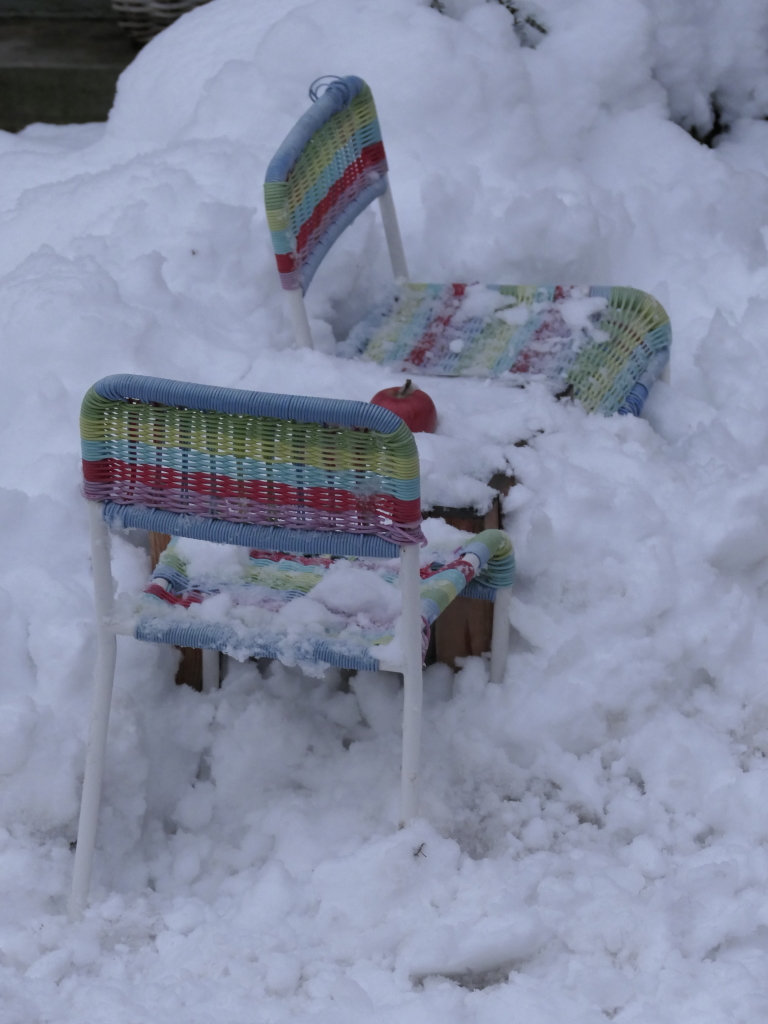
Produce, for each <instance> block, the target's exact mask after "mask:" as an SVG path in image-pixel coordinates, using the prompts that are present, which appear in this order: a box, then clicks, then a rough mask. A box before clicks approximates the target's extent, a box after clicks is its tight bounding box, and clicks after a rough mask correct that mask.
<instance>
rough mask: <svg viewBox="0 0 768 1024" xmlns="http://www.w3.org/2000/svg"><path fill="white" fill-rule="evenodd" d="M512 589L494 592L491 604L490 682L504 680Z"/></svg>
mask: <svg viewBox="0 0 768 1024" xmlns="http://www.w3.org/2000/svg"><path fill="white" fill-rule="evenodd" d="M511 597H512V588H511V587H503V588H502V589H501V590H498V591H497V592H496V600H495V601H494V602H493V636H492V638H491V682H492V683H500V682H502V681H503V679H504V670H505V669H506V667H507V656H508V654H509V602H510V599H511Z"/></svg>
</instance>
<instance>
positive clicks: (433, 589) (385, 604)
mask: <svg viewBox="0 0 768 1024" xmlns="http://www.w3.org/2000/svg"><path fill="white" fill-rule="evenodd" d="M199 543H200V542H197V541H188V540H183V539H180V538H174V539H173V540H172V541H171V543H170V544H169V546H168V547H167V548H166V549H165V551H164V552H163V553H162V555H161V557H160V560H159V562H158V564H157V566H156V567H155V570H154V572H153V574H152V578H151V580H150V582H149V583H148V585H147V587H146V588H145V590H144V593H143V594H142V595H141V597H140V598H139V600H138V601H137V605H136V609H135V612H134V617H133V620H132V622H131V629H132V632H133V635H134V636H136V637H137V638H138V639H139V640H152V641H155V642H159V643H167V644H177V645H180V646H183V647H196V648H203V649H216V650H220V651H223V652H224V653H225V654H228V655H231V656H233V657H235V658H239V659H241V660H242V659H243V658H246V657H257V658H265V657H266V658H277V659H279V660H280V661H282V662H283V663H284V664H288V665H296V664H298V665H302V666H304V667H310V668H311V667H313V666H315V665H320V666H325V665H336V666H338V667H339V668H350V669H367V670H369V671H374V672H375V671H378V669H380V668H382V667H383V666H386V664H387V663H388V661H389V662H391V661H392V659H391V658H388V650H387V649H388V646H389V645H390V644H391V643H392V642H393V640H394V639H395V632H396V620H397V617H398V616H399V605H400V599H399V568H400V567H399V559H390V560H380V559H377V560H374V559H369V558H356V559H352V558H344V557H339V556H322V555H314V556H306V555H295V554H288V553H285V552H282V553H275V552H272V551H258V550H248V549H247V548H239V549H238V548H230V549H228V550H226V551H224V552H222V553H221V555H220V561H221V566H220V568H219V572H218V574H217V573H216V572H215V571H214V572H212V571H211V552H210V551H208V550H206V551H204V552H203V553H202V564H200V563H198V564H197V565H196V563H195V555H196V553H197V552H196V548H195V545H197V544H199ZM205 547H206V548H208V547H209V545H205ZM471 553H474V554H475V555H476V556H477V559H474V558H473V559H467V558H466V557H465V556H466V555H467V554H471ZM421 561H422V563H423V565H422V568H421V570H420V576H421V586H420V600H421V623H422V653H426V650H427V646H428V644H429V635H430V626H431V625H432V623H433V622H434V621H435V619H436V618H437V616H438V615H439V614H440V612H442V611H444V610H445V608H446V607H447V606H448V604H450V602H451V601H452V600H453V599H454V598H455V597H458V595H459V594H460V593H463V595H464V596H465V597H478V598H484V599H486V600H493V598H494V595H495V591H496V589H498V587H500V586H509V585H511V583H512V569H513V563H512V560H511V557H510V548H509V541H508V540H507V537H506V535H505V534H503V533H502V532H501V531H499V530H487V531H485V532H484V533H480V534H478V535H476V536H475V537H474V538H473V539H472V541H471V543H469V544H468V545H466V546H465V547H464V548H462V549H461V550H460V551H458V552H456V553H455V557H453V558H451V559H450V560H448V559H446V557H445V553H444V552H443V553H440V552H427V553H422V557H421ZM478 562H479V565H480V566H481V567H482V571H480V573H479V574H478V573H477V569H478ZM320 583H323V584H324V586H323V587H319V588H318V585H319V584H320ZM319 591H322V593H319ZM350 591H351V593H352V594H353V595H354V596H355V597H356V598H357V601H358V602H359V606H356V607H354V608H352V609H350V608H349V605H348V598H347V597H346V594H347V593H348V592H350ZM222 597H224V598H225V601H224V603H223V605H222V601H221V600H220V599H221V598H222ZM212 598H219V600H218V601H217V602H215V605H216V607H215V608H214V607H211V606H212V605H213V604H214V603H213V602H212V601H211V599H212ZM298 605H301V608H299V607H298ZM289 606H290V607H289ZM221 607H223V609H224V612H225V614H224V615H223V616H222V613H221V612H220V611H218V608H221ZM297 620H298V621H300V622H301V624H302V631H301V632H300V633H297V631H296V622H297ZM382 659H383V661H382ZM395 661H396V659H395Z"/></svg>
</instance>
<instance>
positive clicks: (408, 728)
mask: <svg viewBox="0 0 768 1024" xmlns="http://www.w3.org/2000/svg"><path fill="white" fill-rule="evenodd" d="M137 382H138V383H137ZM99 386H102V391H104V392H106V393H107V394H115V393H123V394H125V395H126V397H127V396H128V395H130V394H132V393H135V392H136V390H137V389H138V390H139V391H142V390H143V394H142V396H141V400H142V401H147V402H151V399H152V396H154V397H155V398H156V399H158V400H159V403H153V404H160V403H162V401H166V402H167V401H168V399H169V398H171V399H172V398H173V396H174V395H181V396H182V397H184V395H185V394H186V392H184V391H183V389H184V388H186V389H187V392H189V390H190V389H191V390H192V391H193V392H194V391H195V388H196V386H195V385H180V384H178V382H173V381H162V380H154V379H152V378H140V377H133V376H132V375H128V374H124V375H119V376H117V377H113V378H105V380H104V381H100V382H99V384H98V385H96V388H99ZM179 389H182V390H181V391H180V390H179ZM197 391H199V392H200V398H199V405H198V406H196V408H200V409H211V408H215V404H216V402H217V400H218V399H219V397H220V398H221V404H223V405H224V406H227V405H228V404H230V405H231V404H232V401H233V399H232V396H233V395H234V396H236V398H235V401H236V402H239V404H240V405H241V406H242V405H244V404H246V405H247V399H248V398H253V399H256V400H259V399H262V400H263V399H264V398H265V397H266V398H267V399H275V398H277V399H285V398H290V396H264V395H260V394H259V393H256V392H251V393H249V392H236V391H233V390H232V389H228V388H213V387H206V388H201V387H197ZM89 394H90V393H89ZM240 396H244V398H243V397H240ZM188 397H189V396H188V395H187V398H188ZM295 401H297V402H301V401H309V402H310V404H311V403H315V405H314V407H312V408H310V415H311V414H312V413H313V412H314V414H316V415H321V412H318V411H317V410H322V409H323V408H324V407H326V408H327V409H328V412H329V414H330V415H331V416H334V415H336V414H338V410H339V408H340V407H341V406H344V407H350V408H351V409H352V413H354V412H355V408H354V407H359V409H360V417H361V418H363V419H365V418H368V419H370V415H371V413H370V410H371V409H372V407H370V406H367V405H366V404H365V403H354V402H344V403H340V402H335V403H334V402H332V401H326V402H325V403H324V402H323V400H300V399H295ZM86 402H87V397H86ZM86 402H84V409H85V405H86ZM179 404H180V405H181V402H180V403H179ZM267 404H268V405H269V404H270V403H269V402H268V403H267ZM383 412H385V413H387V415H388V416H392V417H393V420H392V422H393V423H394V422H395V421H397V422H398V424H399V422H400V421H399V417H396V416H394V414H391V413H388V411H387V410H383ZM224 414H225V415H226V414H227V413H226V410H225V413H224ZM375 415H376V416H378V414H377V413H376V414H375ZM331 422H333V420H331ZM383 422H385V423H386V422H388V421H387V420H386V417H384V419H383ZM406 429H407V428H406ZM84 437H85V435H84ZM88 443H89V442H87V441H86V440H84V453H85V451H86V446H87V444H88ZM414 451H415V446H414ZM87 486H88V485H86V487H87ZM105 502H106V505H111V506H112V507H111V513H114V514H112V515H111V518H112V519H113V520H115V521H117V522H119V523H121V525H123V526H125V527H128V528H131V527H134V528H144V529H153V528H159V527H161V526H162V527H165V528H166V529H165V530H164V531H163V532H172V533H175V534H176V535H177V536H189V537H198V538H199V539H209V540H211V539H222V540H224V541H225V542H228V543H239V544H241V545H243V546H248V547H252V546H262V547H265V548H270V543H269V540H268V538H270V537H273V538H274V540H275V541H276V540H278V539H279V541H280V545H279V546H272V547H271V549H272V550H275V551H291V550H293V551H295V552H298V553H304V552H306V550H307V546H308V545H309V546H310V547H311V546H312V545H317V544H318V543H322V544H325V545H327V546H328V549H329V550H330V551H333V548H334V546H335V547H336V549H337V551H336V553H339V554H344V553H347V554H351V553H355V552H354V551H349V550H348V551H346V552H345V551H344V550H340V549H343V547H344V543H345V538H349V537H351V538H352V540H353V542H354V543H355V544H356V545H357V547H358V548H359V547H360V545H363V544H367V543H368V542H369V541H371V540H373V543H374V545H378V548H379V557H382V556H383V557H391V556H392V555H393V554H394V553H395V552H397V554H398V555H399V559H400V590H401V600H402V609H401V634H400V635H401V652H402V657H401V658H400V659H399V660H393V659H387V657H386V647H383V648H382V655H383V656H382V657H381V658H379V659H377V660H378V667H379V669H381V670H383V671H391V672H399V673H401V674H402V676H403V684H404V701H403V741H402V764H401V778H400V825H401V826H402V825H404V824H406V823H407V822H409V821H410V820H412V819H413V818H414V817H415V816H416V814H417V810H418V773H419V755H420V742H421V714H422V695H423V682H422V633H421V628H422V614H421V594H420V587H421V577H420V571H419V549H420V541H421V533H420V530H419V531H418V533H417V535H416V536H414V539H413V542H411V543H400V544H395V543H393V542H392V541H390V540H379V539H378V538H375V537H374V538H371V537H363V538H362V539H361V535H358V534H353V535H350V534H345V533H343V532H341V531H338V530H334V531H331V530H329V531H328V532H320V531H316V532H315V533H314V534H313V533H311V532H309V533H308V532H307V531H305V530H302V529H285V528H275V527H270V526H267V527H264V526H249V525H248V524H243V523H237V524H234V523H232V522H231V521H227V520H221V519H217V520H214V519H210V518H209V519H206V518H204V517H203V516H194V515H178V514H176V513H174V512H168V511H167V510H162V509H160V508H157V507H154V508H153V507H151V506H149V507H147V506H146V505H130V504H129V505H115V504H114V503H113V502H111V501H110V500H109V499H108V498H107V499H105V500H104V501H103V500H89V501H88V516H89V527H90V537H91V558H92V571H93V585H94V602H95V610H96V637H97V643H98V654H97V659H96V667H95V672H94V691H93V703H92V710H91V718H90V725H89V731H88V743H87V750H86V760H85V775H84V780H83V793H82V802H81V807H80V817H79V823H78V833H77V845H76V851H75V864H74V874H73V880H72V891H71V895H70V900H69V908H68V909H69V917H70V919H71V920H72V921H76V920H79V919H80V918H81V917H82V914H83V910H84V909H85V906H86V903H87V898H88V891H89V888H90V879H91V873H92V868H93V855H94V849H95V843H96V830H97V821H98V813H99V804H100V800H101V790H102V780H103V773H104V762H105V757H106V745H107V733H108V728H109V715H110V707H111V702H112V691H113V686H114V676H115V668H116V659H117V636H118V635H127V636H132V635H134V634H133V630H134V626H135V620H134V619H128V620H118V619H117V618H116V616H115V596H114V595H115V589H116V586H115V580H114V578H113V575H112V564H111V544H110V529H109V523H108V521H107V520H106V519H105V511H106V505H105ZM169 517H170V518H169ZM218 527H222V528H229V535H228V536H225V537H212V536H211V529H217V528H218ZM236 531H240V539H237V537H238V535H237V532H236ZM243 531H245V533H246V534H248V533H249V532H250V536H242V533H243ZM318 533H319V534H320V538H321V539H320V540H318ZM334 538H335V539H336V540H334ZM355 538H357V540H355ZM374 557H375V555H374ZM466 557H468V558H475V560H476V561H477V563H478V564H479V559H477V556H475V555H472V554H469V555H467V556H466ZM473 564H474V563H473ZM510 590H511V587H510V586H503V587H500V588H499V589H497V590H496V599H495V607H494V632H493V641H492V651H491V667H490V671H491V679H492V680H493V681H495V682H501V680H502V678H503V674H504V669H505V666H506V662H507V655H508V650H509V598H510ZM218 685H219V652H218V650H203V689H204V690H206V691H210V690H211V689H213V688H215V687H216V686H218Z"/></svg>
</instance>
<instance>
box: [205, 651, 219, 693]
mask: <svg viewBox="0 0 768 1024" xmlns="http://www.w3.org/2000/svg"><path fill="white" fill-rule="evenodd" d="M202 653H203V693H210V692H211V690H218V688H219V684H220V682H221V676H220V671H219V652H218V651H206V650H205V649H203V652H202Z"/></svg>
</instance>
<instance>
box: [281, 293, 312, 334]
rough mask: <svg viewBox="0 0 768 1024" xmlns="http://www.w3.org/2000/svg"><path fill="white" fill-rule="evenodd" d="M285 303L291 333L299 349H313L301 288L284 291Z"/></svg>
mask: <svg viewBox="0 0 768 1024" xmlns="http://www.w3.org/2000/svg"><path fill="white" fill-rule="evenodd" d="M284 294H285V301H286V302H287V303H288V312H289V313H290V316H291V323H292V324H293V333H294V335H295V336H296V341H297V342H298V344H299V347H300V348H314V345H313V344H312V332H311V331H310V329H309V317H308V316H307V307H306V306H305V304H304V295H303V293H302V291H301V288H293V289H291V291H286V292H285V293H284Z"/></svg>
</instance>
